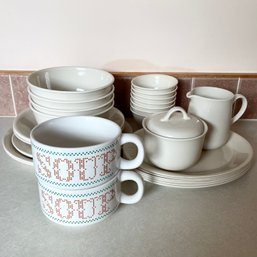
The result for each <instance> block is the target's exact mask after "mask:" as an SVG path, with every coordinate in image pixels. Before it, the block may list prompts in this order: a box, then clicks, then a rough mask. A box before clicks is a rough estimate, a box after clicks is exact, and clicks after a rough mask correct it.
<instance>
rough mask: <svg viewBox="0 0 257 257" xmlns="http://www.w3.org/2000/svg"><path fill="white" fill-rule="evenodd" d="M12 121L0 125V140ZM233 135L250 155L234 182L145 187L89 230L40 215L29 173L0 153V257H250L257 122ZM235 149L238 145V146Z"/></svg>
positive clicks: (256, 205) (255, 232)
mask: <svg viewBox="0 0 257 257" xmlns="http://www.w3.org/2000/svg"><path fill="white" fill-rule="evenodd" d="M12 122H13V119H12V118H1V119H0V125H1V126H0V134H1V137H3V135H4V134H5V133H6V131H7V130H8V129H9V128H11V127H12ZM233 130H234V131H236V132H237V133H238V134H240V135H242V136H243V137H244V138H246V139H247V140H248V142H249V143H250V144H251V145H252V146H253V148H254V162H253V166H252V168H251V169H250V170H249V171H248V172H247V173H246V174H245V175H244V176H243V177H241V178H240V179H238V180H236V181H234V182H231V183H228V184H225V185H221V186H217V187H210V188H202V189H178V188H168V187H163V186H158V185H153V184H150V183H148V182H146V183H145V195H144V197H143V199H142V200H141V201H140V202H139V203H138V204H134V205H121V206H120V208H119V209H118V210H117V211H116V212H115V214H114V215H112V216H111V217H110V218H108V219H106V220H104V221H103V222H100V223H98V224H95V225H91V226H87V227H83V228H72V227H65V226H61V225H57V224H55V223H52V222H51V221H49V220H48V219H47V218H45V216H44V215H43V214H42V212H41V210H40V205H39V196H38V189H37V182H36V177H35V175H34V174H33V168H32V167H30V166H27V165H25V164H21V163H19V162H17V161H15V160H13V159H11V158H10V157H9V156H8V155H7V154H6V153H5V152H4V150H3V148H2V147H1V148H0V162H1V169H0V176H1V179H0V188H1V191H0V200H1V205H0V206H1V212H0V256H1V257H5V256H8V257H12V256H24V257H25V256H26V257H28V256H36V257H41V256H48V257H51V256H54V257H58V256H60V257H65V256H72V257H77V256H88V257H89V256H113V257H114V256H133V257H135V256H140V257H143V256H149V257H150V256H153V257H158V256H162V257H165V256H175V257H176V256H183V257H186V256H190V257H194V256H197V257H201V256H203V257H206V256H208V257H211V256H215V257H216V256H222V257H224V256H233V257H237V256H240V257H242V256H247V257H253V256H254V257H256V256H257V162H256V161H257V122H256V121H239V122H238V123H237V124H236V125H234V127H233ZM238 147H239V148H240V145H239V146H238Z"/></svg>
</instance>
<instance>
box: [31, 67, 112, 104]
mask: <svg viewBox="0 0 257 257" xmlns="http://www.w3.org/2000/svg"><path fill="white" fill-rule="evenodd" d="M113 82H114V77H113V75H112V74H110V73H109V72H106V71H104V70H99V69H92V68H86V67H72V66H66V67H65V66H64V67H53V68H47V69H43V70H39V71H35V72H33V73H32V74H30V75H29V76H28V78H27V83H28V86H29V88H30V90H31V91H32V92H33V93H34V94H36V95H40V96H42V97H45V98H49V99H53V100H58V99H59V100H68V101H86V100H90V99H95V98H98V97H102V96H104V95H106V94H108V93H109V92H110V91H111V86H112V84H113Z"/></svg>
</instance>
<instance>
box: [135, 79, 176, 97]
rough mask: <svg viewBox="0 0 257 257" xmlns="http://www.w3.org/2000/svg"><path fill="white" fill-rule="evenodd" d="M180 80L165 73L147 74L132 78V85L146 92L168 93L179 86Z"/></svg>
mask: <svg viewBox="0 0 257 257" xmlns="http://www.w3.org/2000/svg"><path fill="white" fill-rule="evenodd" d="M177 84H178V80H177V79H176V78H175V77H172V76H169V75H165V74H146V75H142V76H137V77H135V78H133V79H132V81H131V85H132V86H133V87H134V88H135V89H137V90H141V91H144V92H148V93H150V92H153V93H158V92H162V93H166V92H169V91H171V90H173V89H174V88H175V86H177Z"/></svg>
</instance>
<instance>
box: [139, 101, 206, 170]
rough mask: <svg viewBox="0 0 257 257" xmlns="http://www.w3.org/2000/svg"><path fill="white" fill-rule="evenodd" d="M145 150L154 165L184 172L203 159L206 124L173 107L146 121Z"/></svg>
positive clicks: (144, 123) (144, 122)
mask: <svg viewBox="0 0 257 257" xmlns="http://www.w3.org/2000/svg"><path fill="white" fill-rule="evenodd" d="M142 125H143V128H144V148H145V152H146V155H147V157H148V159H149V160H150V161H151V163H152V164H153V165H155V166H157V167H159V168H161V169H165V170H176V171H178V170H184V169H187V168H189V167H191V166H193V165H194V164H195V163H196V162H197V161H198V160H199V159H200V157H201V153H202V148H203V143H204V138H205V135H206V133H207V130H208V127H207V125H206V123H205V122H204V121H203V120H201V119H199V118H197V117H196V116H193V115H191V114H187V113H186V111H185V110H184V109H183V108H181V107H178V106H176V107H173V108H171V109H170V110H169V111H168V112H162V113H158V114H154V115H151V116H148V117H146V118H145V119H144V120H143V124H142Z"/></svg>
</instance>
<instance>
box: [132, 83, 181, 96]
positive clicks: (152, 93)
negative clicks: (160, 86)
mask: <svg viewBox="0 0 257 257" xmlns="http://www.w3.org/2000/svg"><path fill="white" fill-rule="evenodd" d="M177 89H178V87H177V86H175V87H174V89H173V90H169V91H166V92H162V91H144V90H141V89H136V88H135V87H134V86H133V85H131V92H133V93H134V94H135V95H137V96H140V97H144V98H148V97H152V98H154V99H161V98H169V97H172V96H174V95H175V93H176V92H177Z"/></svg>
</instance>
